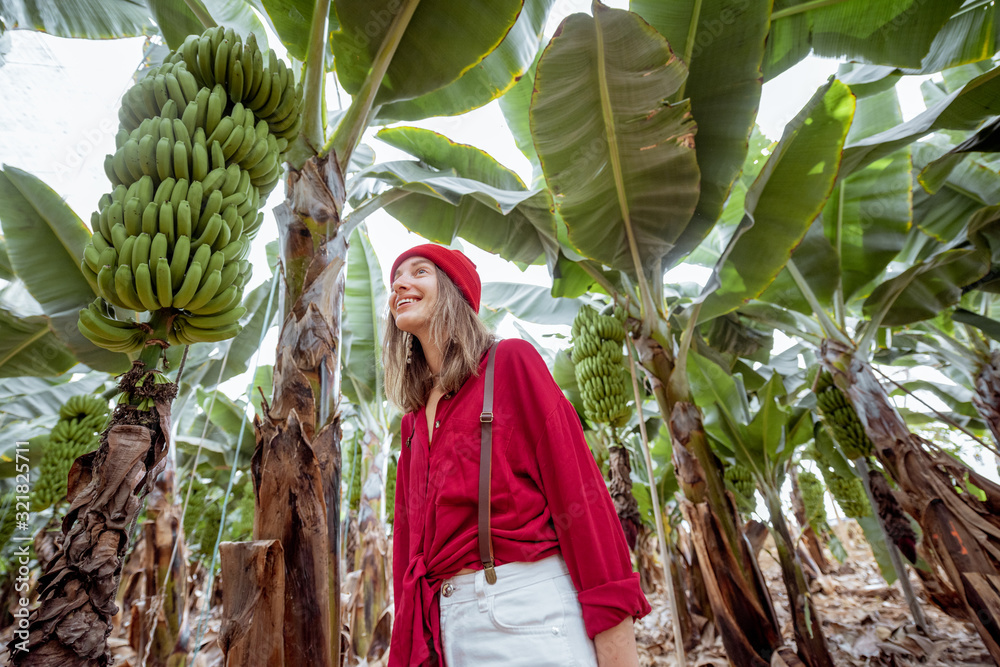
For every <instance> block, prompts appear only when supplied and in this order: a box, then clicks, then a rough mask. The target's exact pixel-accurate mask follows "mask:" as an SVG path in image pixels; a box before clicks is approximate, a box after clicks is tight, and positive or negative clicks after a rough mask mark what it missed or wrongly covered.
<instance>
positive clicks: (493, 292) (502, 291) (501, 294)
mask: <svg viewBox="0 0 1000 667" xmlns="http://www.w3.org/2000/svg"><path fill="white" fill-rule="evenodd" d="M584 303H585V301H584V300H583V299H566V298H562V297H560V298H555V297H553V296H552V293H551V290H550V289H549V288H548V287H543V286H541V285H526V284H524V283H503V282H489V283H483V305H484V306H487V307H489V308H492V309H494V310H505V311H507V312H508V313H510V314H511V315H513V316H514V317H516V318H518V319H522V320H524V321H525V322H535V323H536V324H566V325H569V324H572V322H573V318H574V317H576V314H577V312H578V311H579V310H580V306H582V305H583V304H584Z"/></svg>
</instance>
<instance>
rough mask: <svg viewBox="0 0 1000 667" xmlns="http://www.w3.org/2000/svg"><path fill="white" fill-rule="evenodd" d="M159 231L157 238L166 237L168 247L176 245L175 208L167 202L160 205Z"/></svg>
mask: <svg viewBox="0 0 1000 667" xmlns="http://www.w3.org/2000/svg"><path fill="white" fill-rule="evenodd" d="M157 230H158V234H157V236H163V237H164V239H165V241H166V247H169V246H172V245H173V244H174V241H175V240H176V239H177V233H176V231H175V229H174V207H173V204H171V203H170V202H169V201H165V202H163V203H162V204H161V205H160V216H159V225H158V228H157ZM154 240H155V239H154ZM150 252H152V251H150Z"/></svg>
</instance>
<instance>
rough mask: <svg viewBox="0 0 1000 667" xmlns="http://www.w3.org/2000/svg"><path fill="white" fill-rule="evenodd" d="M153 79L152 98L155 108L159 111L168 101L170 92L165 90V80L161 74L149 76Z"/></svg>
mask: <svg viewBox="0 0 1000 667" xmlns="http://www.w3.org/2000/svg"><path fill="white" fill-rule="evenodd" d="M150 77H151V78H152V79H153V83H152V86H153V97H154V98H155V99H156V106H157V107H158V108H160V109H162V108H163V106H164V105H165V104H166V103H167V100H169V99H170V91H168V90H167V78H166V77H165V76H164V75H163V74H157V75H156V76H152V75H150Z"/></svg>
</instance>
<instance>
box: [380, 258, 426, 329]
mask: <svg viewBox="0 0 1000 667" xmlns="http://www.w3.org/2000/svg"><path fill="white" fill-rule="evenodd" d="M437 273H438V269H437V267H436V266H435V265H434V263H433V262H431V261H430V260H428V259H424V258H423V257H410V258H409V259H406V260H404V261H403V263H402V264H400V265H399V268H398V269H396V275H394V276H393V277H392V294H390V295H389V312H390V313H391V314H392V317H393V319H394V320H395V321H396V326H397V327H398V328H399V329H400V330H402V331H406V332H408V333H411V334H413V335H414V336H416V337H417V338H419V339H421V340H423V339H424V335H425V334H426V333H427V332H428V331H429V330H430V323H431V318H432V317H433V315H434V310H435V308H436V307H437V297H438V277H437Z"/></svg>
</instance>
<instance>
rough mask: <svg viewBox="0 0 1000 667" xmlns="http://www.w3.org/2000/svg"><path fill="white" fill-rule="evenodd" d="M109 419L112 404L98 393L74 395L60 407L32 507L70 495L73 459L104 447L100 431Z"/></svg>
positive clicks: (39, 508)
mask: <svg viewBox="0 0 1000 667" xmlns="http://www.w3.org/2000/svg"><path fill="white" fill-rule="evenodd" d="M107 421H108V404H107V402H106V401H104V400H102V399H101V398H99V397H97V396H90V395H78V396H73V397H72V398H70V399H69V400H68V401H67V402H66V403H65V404H64V405H63V406H62V407H61V408H60V409H59V421H58V422H56V425H55V426H54V427H53V428H52V432H51V434H50V435H49V438H48V442H47V443H46V445H45V449H44V451H43V453H42V459H41V461H40V462H39V464H38V477H37V479H36V480H35V483H34V485H33V486H32V488H31V494H32V497H31V506H32V509H34V510H42V509H45V508H46V507H51V506H52V505H53V504H55V503H57V502H59V501H60V500H62V499H63V498H64V497H66V490H67V484H68V478H69V471H70V468H71V467H72V466H73V462H74V461H76V459H77V458H79V457H80V456H82V455H84V454H86V453H88V452H91V451H93V450H95V449H97V447H98V446H100V431H101V430H103V429H104V427H105V425H106V423H107Z"/></svg>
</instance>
